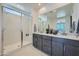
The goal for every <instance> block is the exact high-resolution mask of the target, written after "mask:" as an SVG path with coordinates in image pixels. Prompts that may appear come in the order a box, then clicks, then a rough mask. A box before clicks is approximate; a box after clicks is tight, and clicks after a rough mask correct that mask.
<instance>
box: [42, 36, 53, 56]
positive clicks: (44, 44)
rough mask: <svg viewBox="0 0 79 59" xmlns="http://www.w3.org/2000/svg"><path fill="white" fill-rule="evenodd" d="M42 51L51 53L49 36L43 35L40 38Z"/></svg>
mask: <svg viewBox="0 0 79 59" xmlns="http://www.w3.org/2000/svg"><path fill="white" fill-rule="evenodd" d="M42 40H43V42H42V51H44V52H45V53H47V54H48V55H51V42H52V41H51V37H50V36H45V35H44V36H43V38H42Z"/></svg>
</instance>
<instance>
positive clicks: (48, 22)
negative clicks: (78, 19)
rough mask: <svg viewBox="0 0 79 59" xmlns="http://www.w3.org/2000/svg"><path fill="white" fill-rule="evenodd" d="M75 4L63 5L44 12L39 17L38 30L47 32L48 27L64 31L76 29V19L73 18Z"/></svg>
mask: <svg viewBox="0 0 79 59" xmlns="http://www.w3.org/2000/svg"><path fill="white" fill-rule="evenodd" d="M73 5H74V4H68V5H65V6H63V7H60V8H57V9H54V10H52V11H50V12H47V13H44V14H42V15H40V16H39V17H38V32H42V33H46V29H47V28H50V29H52V30H57V31H58V32H63V33H73V32H74V31H75V21H73V19H72V14H73Z"/></svg>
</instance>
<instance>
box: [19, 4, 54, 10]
mask: <svg viewBox="0 0 79 59" xmlns="http://www.w3.org/2000/svg"><path fill="white" fill-rule="evenodd" d="M53 4H55V3H41V4H40V5H39V3H19V5H21V6H22V7H24V8H25V9H26V10H29V11H32V10H33V9H34V10H39V9H41V8H42V7H46V8H47V7H51V6H52V5H53Z"/></svg>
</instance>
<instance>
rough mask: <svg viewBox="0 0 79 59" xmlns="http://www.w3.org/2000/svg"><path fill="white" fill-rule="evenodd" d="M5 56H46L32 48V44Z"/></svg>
mask: <svg viewBox="0 0 79 59" xmlns="http://www.w3.org/2000/svg"><path fill="white" fill-rule="evenodd" d="M7 56H47V54H45V53H43V52H41V51H40V50H38V49H36V48H34V47H33V46H32V44H29V45H27V46H24V47H23V48H20V49H17V50H16V51H13V52H10V53H9V54H7Z"/></svg>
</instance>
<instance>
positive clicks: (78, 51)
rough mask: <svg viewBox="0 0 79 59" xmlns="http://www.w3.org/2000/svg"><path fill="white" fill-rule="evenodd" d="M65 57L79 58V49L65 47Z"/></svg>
mask: <svg viewBox="0 0 79 59" xmlns="http://www.w3.org/2000/svg"><path fill="white" fill-rule="evenodd" d="M64 55H65V56H79V47H78V46H72V45H64Z"/></svg>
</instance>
